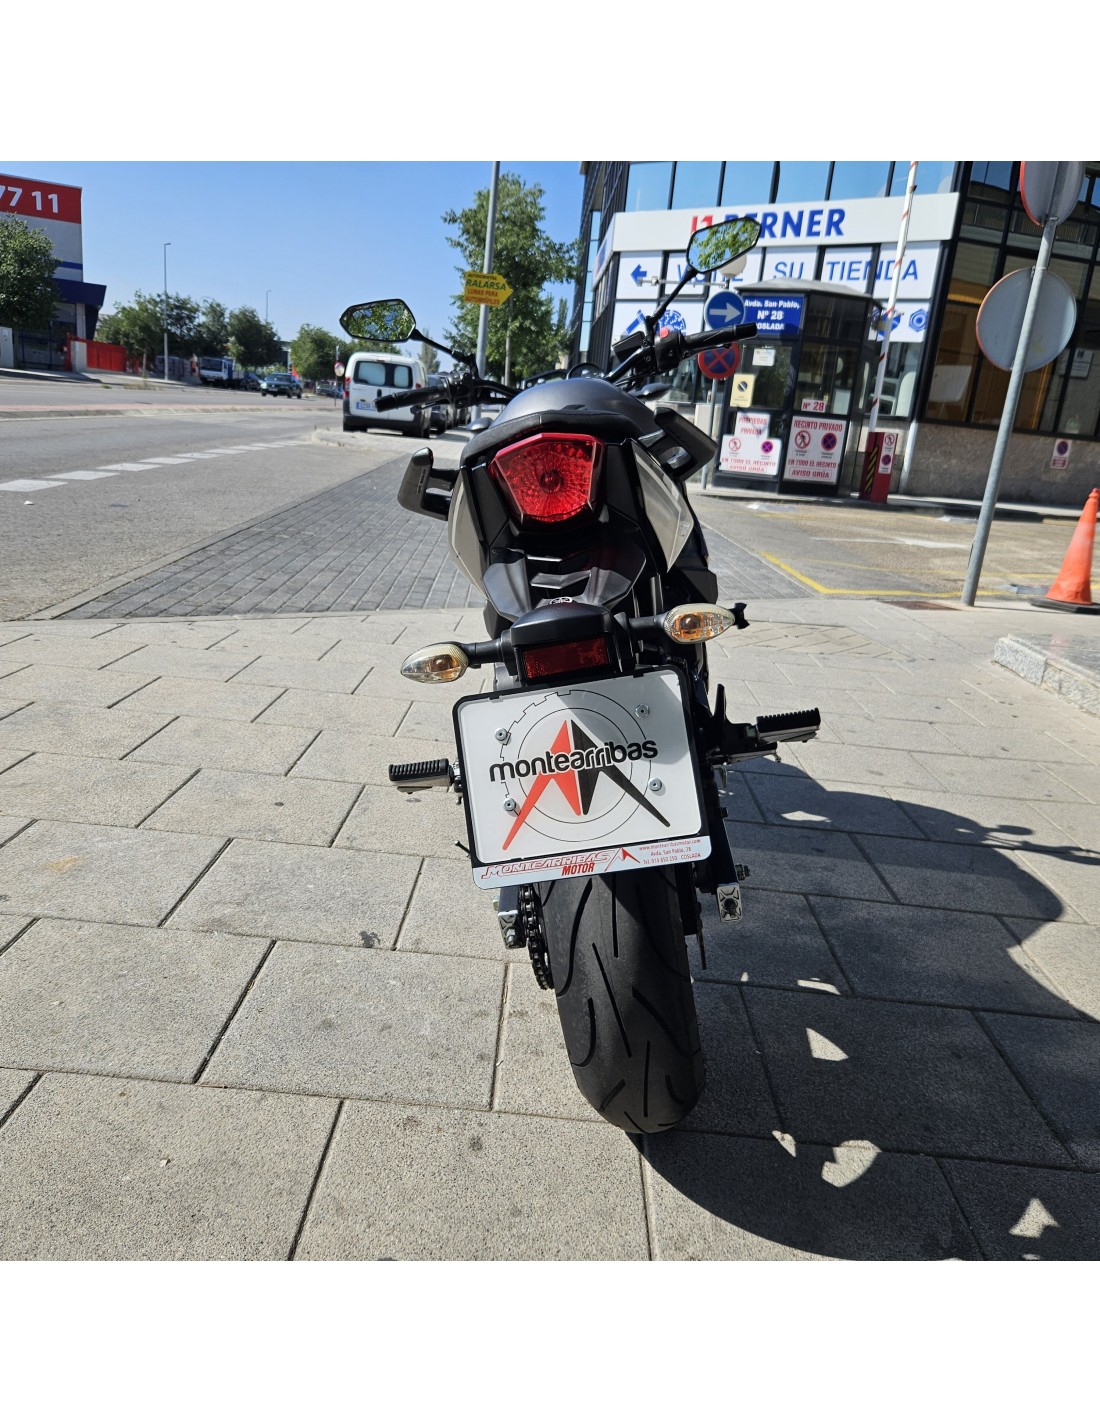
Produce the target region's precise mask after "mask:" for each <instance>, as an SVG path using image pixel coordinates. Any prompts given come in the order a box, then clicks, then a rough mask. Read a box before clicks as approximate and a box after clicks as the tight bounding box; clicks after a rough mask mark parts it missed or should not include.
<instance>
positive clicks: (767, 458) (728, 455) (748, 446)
mask: <svg viewBox="0 0 1100 1422" xmlns="http://www.w3.org/2000/svg"><path fill="white" fill-rule="evenodd" d="M782 452H783V443H782V441H781V440H778V439H769V438H768V437H767V436H766V435H756V434H745V435H740V434H731V435H726V437H725V438H724V439H723V440H722V454H721V457H720V458H719V461H718V468H719V469H721V470H724V471H725V472H726V473H727V474H740V475H742V476H747V477H748V478H750V479H774V478H775V477H776V475H777V474H778V473H779V456H780V455H781V454H782Z"/></svg>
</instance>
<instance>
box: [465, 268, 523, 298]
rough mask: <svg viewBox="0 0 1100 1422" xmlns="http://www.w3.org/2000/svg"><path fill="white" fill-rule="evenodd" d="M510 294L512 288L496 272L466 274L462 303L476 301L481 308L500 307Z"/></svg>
mask: <svg viewBox="0 0 1100 1422" xmlns="http://www.w3.org/2000/svg"><path fill="white" fill-rule="evenodd" d="M511 294H512V288H511V287H510V286H509V285H508V283H507V282H506V281H505V280H504V278H503V277H502V276H498V275H497V274H496V272H467V273H466V290H465V291H464V292H463V293H462V299H463V300H464V301H476V302H478V303H479V304H480V305H482V306H500V305H501V304H502V303H503V302H505V301H507V300H508V298H509V297H510V296H511Z"/></svg>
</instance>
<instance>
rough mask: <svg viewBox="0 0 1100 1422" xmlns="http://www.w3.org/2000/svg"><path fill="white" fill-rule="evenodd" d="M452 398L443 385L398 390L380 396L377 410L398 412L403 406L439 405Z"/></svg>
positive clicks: (375, 404) (377, 401) (376, 406)
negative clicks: (391, 393)
mask: <svg viewBox="0 0 1100 1422" xmlns="http://www.w3.org/2000/svg"><path fill="white" fill-rule="evenodd" d="M449 398H450V392H449V391H448V389H447V388H446V387H445V386H443V385H421V386H420V388H419V389H417V390H398V391H395V393H394V394H393V395H379V397H378V399H377V400H376V401H375V402H374V407H375V409H376V410H397V409H399V408H400V407H401V406H402V405H439V404H441V403H442V402H443V401H444V400H447V399H449Z"/></svg>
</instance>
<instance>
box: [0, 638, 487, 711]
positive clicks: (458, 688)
mask: <svg viewBox="0 0 1100 1422" xmlns="http://www.w3.org/2000/svg"><path fill="white" fill-rule="evenodd" d="M433 640H434V641H436V642H439V641H441V640H442V641H445V640H446V639H445V638H440V637H435V638H434V639H433V638H430V637H429V638H425V639H424V640H423V641H415V640H414V641H413V642H412V643H410V644H408V645H407V646H406V645H404V644H402V646H401V647H400V648H398V655H397V656H396V658H395V659H394V661H393V662H392V663H384V662H379V663H376V664H375V665H374V666H373V667H371V669H370V671H369V672H368V674H367V679H366V681H364V682H361V683H360V685H359V686H357V687H356V689H355V694H356V696H377V697H382V698H384V699H386V700H390V701H400V700H402V699H404V700H406V701H426V702H428V703H429V704H431V705H434V706H445V707H446V708H447V709H448V710H450V707H451V705H452V704H453V703H454V702H455V701H457V700H458V699H459V697H461V696H471V695H474V694H475V693H476V692H478V691H479V690H480V689H481V688H480V685H479V683H478V681H476V680H475V675H476V674H475V673H467V675H466V676H463V677H460V678H459V679H458V681H455V682H423V681H410V680H409V678H408V677H407V676H402V675H401V671H400V668H401V663H402V662H403V661H404V659H405V658H406V657H407V656H409V655H410V654H411V653H413V652H415V651H416V650H417V649H418V648H420V647H423V646H426V645H427V644H428V643H429V642H431V641H433ZM338 665H340V664H339V663H338ZM2 687H3V682H0V688H2Z"/></svg>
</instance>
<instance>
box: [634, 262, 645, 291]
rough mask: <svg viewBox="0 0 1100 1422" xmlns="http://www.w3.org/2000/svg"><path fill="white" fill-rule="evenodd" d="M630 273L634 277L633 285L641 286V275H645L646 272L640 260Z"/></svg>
mask: <svg viewBox="0 0 1100 1422" xmlns="http://www.w3.org/2000/svg"><path fill="white" fill-rule="evenodd" d="M630 275H631V276H632V277H633V278H634V284H635V286H641V284H642V277H644V276H647V275H648V273H647V271H646V269H645V267H643V266H642V264H641V262H639V263H638V265H637V266H636V267H635V268H634V270H633V271H632V272H631V273H630Z"/></svg>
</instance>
